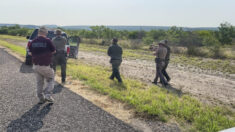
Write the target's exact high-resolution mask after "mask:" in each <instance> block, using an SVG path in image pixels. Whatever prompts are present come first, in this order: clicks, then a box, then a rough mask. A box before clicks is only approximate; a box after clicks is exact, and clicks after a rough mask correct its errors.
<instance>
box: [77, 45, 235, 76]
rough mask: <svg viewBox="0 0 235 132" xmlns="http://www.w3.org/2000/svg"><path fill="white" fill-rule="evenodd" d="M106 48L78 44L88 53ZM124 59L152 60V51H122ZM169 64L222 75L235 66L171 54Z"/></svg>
mask: <svg viewBox="0 0 235 132" xmlns="http://www.w3.org/2000/svg"><path fill="white" fill-rule="evenodd" d="M107 48H108V46H101V45H92V44H84V43H81V44H80V50H82V51H89V52H101V53H105V54H106V52H107ZM123 57H124V58H129V59H145V60H154V56H153V55H152V51H150V50H148V49H138V50H133V49H124V54H123ZM171 63H173V64H175V65H178V64H179V65H185V66H188V67H197V68H200V69H203V70H213V71H220V72H223V73H229V74H235V65H234V64H233V61H232V60H230V59H205V58H203V57H195V56H188V55H185V54H172V55H171Z"/></svg>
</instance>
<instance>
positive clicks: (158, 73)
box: [154, 60, 167, 85]
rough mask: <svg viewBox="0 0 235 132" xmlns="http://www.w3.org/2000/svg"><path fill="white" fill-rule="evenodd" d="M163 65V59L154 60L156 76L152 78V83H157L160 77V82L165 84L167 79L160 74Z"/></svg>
mask: <svg viewBox="0 0 235 132" xmlns="http://www.w3.org/2000/svg"><path fill="white" fill-rule="evenodd" d="M164 66H165V64H164V61H161V60H156V77H155V79H154V83H157V81H158V78H159V77H160V82H161V83H162V84H163V85H166V84H167V81H166V80H165V78H164V76H163V74H162V70H163V67H164Z"/></svg>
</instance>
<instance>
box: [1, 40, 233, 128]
mask: <svg viewBox="0 0 235 132" xmlns="http://www.w3.org/2000/svg"><path fill="white" fill-rule="evenodd" d="M0 45H2V46H6V47H8V48H10V49H11V50H13V51H15V52H17V53H19V54H21V55H22V53H24V52H22V51H25V50H24V48H23V47H18V46H15V45H12V44H10V43H7V42H4V41H0ZM67 74H68V75H69V76H71V77H73V79H80V80H83V81H84V83H85V84H86V85H88V86H90V87H91V88H93V89H94V90H96V91H99V92H100V93H102V94H106V95H109V96H110V97H112V98H115V99H117V100H120V101H122V102H124V103H126V104H128V105H130V106H132V107H133V108H134V109H135V110H136V111H137V112H138V113H140V114H143V115H148V116H153V117H155V118H157V119H158V120H161V121H164V122H167V121H168V120H171V119H172V118H173V119H175V120H177V121H178V122H180V124H181V123H183V124H184V123H187V124H189V125H191V126H192V127H191V129H190V130H188V131H204V132H216V131H219V130H222V129H225V128H230V127H233V126H235V113H233V112H231V111H229V110H227V109H226V108H222V107H214V106H209V105H205V104H202V103H200V102H199V101H198V100H196V99H194V98H192V97H190V96H188V95H183V96H180V97H179V96H178V95H176V94H174V93H171V92H168V91H167V90H166V89H163V88H159V87H157V86H152V85H147V84H145V83H142V82H140V81H137V80H132V79H128V78H125V79H124V83H123V84H119V83H117V81H111V80H109V79H108V77H109V75H110V74H111V71H110V69H107V68H104V67H100V66H94V65H88V64H85V63H83V62H81V61H75V60H69V61H68V66H67Z"/></svg>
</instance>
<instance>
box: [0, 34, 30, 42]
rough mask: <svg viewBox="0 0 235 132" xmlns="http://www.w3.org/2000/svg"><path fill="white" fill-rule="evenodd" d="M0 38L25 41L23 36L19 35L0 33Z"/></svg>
mask: <svg viewBox="0 0 235 132" xmlns="http://www.w3.org/2000/svg"><path fill="white" fill-rule="evenodd" d="M0 39H4V40H5V39H11V40H19V41H27V39H26V38H25V37H21V36H11V35H0Z"/></svg>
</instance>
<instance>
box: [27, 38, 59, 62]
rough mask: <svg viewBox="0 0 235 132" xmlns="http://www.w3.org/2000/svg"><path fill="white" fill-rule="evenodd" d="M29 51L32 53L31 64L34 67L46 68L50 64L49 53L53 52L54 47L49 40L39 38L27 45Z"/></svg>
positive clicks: (50, 55) (50, 57)
mask: <svg viewBox="0 0 235 132" xmlns="http://www.w3.org/2000/svg"><path fill="white" fill-rule="evenodd" d="M29 51H30V52H31V53H32V58H33V63H34V64H35V65H40V66H48V65H50V64H51V61H52V54H51V53H52V52H54V51H55V46H54V45H53V44H52V42H51V40H50V39H48V38H46V37H43V36H39V37H37V38H35V39H34V40H33V41H32V42H31V44H30V45H29Z"/></svg>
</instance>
